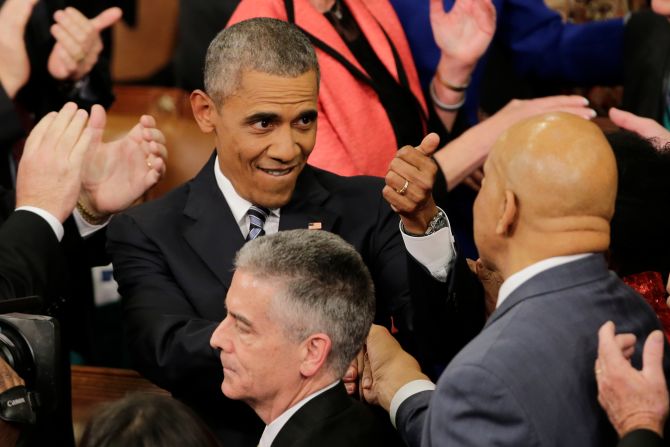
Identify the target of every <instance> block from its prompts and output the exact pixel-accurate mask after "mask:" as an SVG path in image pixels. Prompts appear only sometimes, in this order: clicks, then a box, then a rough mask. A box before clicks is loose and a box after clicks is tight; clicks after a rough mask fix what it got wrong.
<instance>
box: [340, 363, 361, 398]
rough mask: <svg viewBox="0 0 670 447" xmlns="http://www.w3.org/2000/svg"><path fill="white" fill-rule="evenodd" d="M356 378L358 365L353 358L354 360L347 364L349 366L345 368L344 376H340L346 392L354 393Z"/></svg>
mask: <svg viewBox="0 0 670 447" xmlns="http://www.w3.org/2000/svg"><path fill="white" fill-rule="evenodd" d="M357 379H358V365H357V360H356V359H354V361H353V362H352V363H351V364H350V365H349V368H347V371H346V372H345V374H344V376H343V377H342V382H344V387H345V388H346V390H347V394H349V395H350V396H351V395H354V394H355V393H356V380H357Z"/></svg>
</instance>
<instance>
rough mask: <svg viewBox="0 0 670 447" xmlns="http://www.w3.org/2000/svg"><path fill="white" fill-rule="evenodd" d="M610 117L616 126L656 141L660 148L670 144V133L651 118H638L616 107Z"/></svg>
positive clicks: (610, 112)
mask: <svg viewBox="0 0 670 447" xmlns="http://www.w3.org/2000/svg"><path fill="white" fill-rule="evenodd" d="M609 117H610V119H611V120H612V122H613V123H614V124H616V125H617V126H619V127H621V128H622V129H626V130H629V131H631V132H634V133H636V134H638V135H639V136H641V137H642V138H646V139H651V140H655V141H654V144H655V145H656V146H658V147H662V146H665V145H666V144H667V143H670V131H668V130H667V129H666V128H665V127H663V126H661V125H660V124H658V123H657V122H656V121H654V120H653V119H651V118H644V117H641V116H637V115H635V114H633V113H630V112H626V111H625V110H620V109H617V108H615V107H612V108H611V109H610V111H609Z"/></svg>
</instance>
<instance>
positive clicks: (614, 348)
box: [598, 321, 626, 369]
mask: <svg viewBox="0 0 670 447" xmlns="http://www.w3.org/2000/svg"><path fill="white" fill-rule="evenodd" d="M614 330H615V326H614V323H612V322H611V321H608V322H607V323H605V324H603V325H602V326H601V327H600V329H599V330H598V363H599V365H600V367H601V368H603V369H610V368H617V365H620V364H621V363H622V362H625V361H626V359H625V358H624V356H623V354H622V353H621V349H620V348H619V346H618V345H617V343H616V341H615V338H614Z"/></svg>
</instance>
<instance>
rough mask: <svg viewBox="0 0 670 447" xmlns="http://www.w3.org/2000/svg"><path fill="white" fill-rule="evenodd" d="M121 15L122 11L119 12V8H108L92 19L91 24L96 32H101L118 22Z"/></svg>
mask: <svg viewBox="0 0 670 447" xmlns="http://www.w3.org/2000/svg"><path fill="white" fill-rule="evenodd" d="M122 15H123V11H121V8H117V7H114V8H108V9H105V10H104V11H102V12H101V13H100V14H98V15H97V16H95V17H94V18H92V19H91V24H92V25H93V27H94V28H95V29H96V30H97V31H101V30H103V29H105V28H107V27H110V26H112V25H114V24H115V23H116V22H118V21H119V19H120V18H121V16H122Z"/></svg>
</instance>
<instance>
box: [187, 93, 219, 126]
mask: <svg viewBox="0 0 670 447" xmlns="http://www.w3.org/2000/svg"><path fill="white" fill-rule="evenodd" d="M191 109H193V117H194V118H195V121H196V122H197V123H198V127H200V130H201V131H203V132H204V133H211V132H214V131H215V130H216V126H215V124H214V121H215V119H216V118H217V117H218V114H219V113H218V111H217V110H216V105H214V101H213V100H212V98H210V97H209V96H208V95H207V93H205V92H203V91H202V90H194V91H193V93H191Z"/></svg>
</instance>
